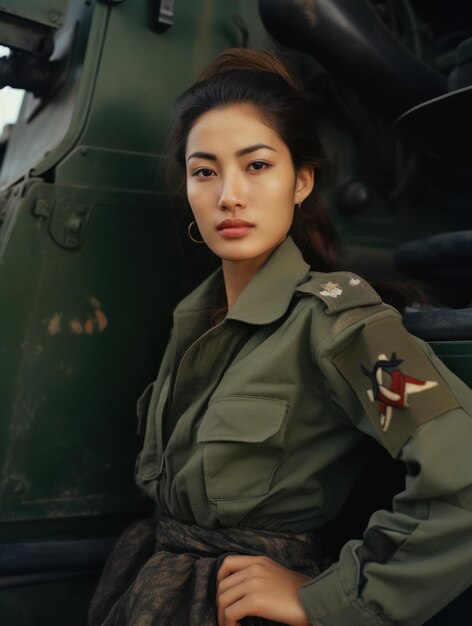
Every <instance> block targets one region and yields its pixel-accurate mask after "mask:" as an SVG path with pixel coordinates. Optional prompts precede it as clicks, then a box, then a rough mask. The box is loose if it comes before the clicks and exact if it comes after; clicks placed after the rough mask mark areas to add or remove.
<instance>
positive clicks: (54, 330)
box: [47, 313, 62, 335]
mask: <svg viewBox="0 0 472 626" xmlns="http://www.w3.org/2000/svg"><path fill="white" fill-rule="evenodd" d="M61 320H62V315H60V314H59V313H54V315H53V316H52V317H51V318H49V320H48V321H47V332H48V335H57V334H58V333H60V332H61Z"/></svg>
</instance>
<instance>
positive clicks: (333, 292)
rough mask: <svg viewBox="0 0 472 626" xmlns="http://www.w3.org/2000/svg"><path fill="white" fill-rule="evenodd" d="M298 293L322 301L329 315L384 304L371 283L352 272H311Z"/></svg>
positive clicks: (299, 287)
mask: <svg viewBox="0 0 472 626" xmlns="http://www.w3.org/2000/svg"><path fill="white" fill-rule="evenodd" d="M296 293H298V294H307V295H311V296H315V297H316V298H318V299H319V300H321V301H322V302H323V303H324V304H325V305H326V308H327V309H328V310H327V313H328V315H330V314H333V313H341V312H342V311H347V310H348V309H353V308H356V307H363V306H371V305H375V304H381V303H382V300H381V299H380V296H379V294H378V293H377V292H376V291H375V290H374V289H373V288H372V287H371V286H370V285H369V283H367V282H366V281H365V280H364V279H363V278H360V277H359V276H356V275H355V274H352V273H350V272H329V273H325V272H310V273H309V274H308V275H307V278H306V280H305V282H303V283H302V284H300V285H298V287H297V289H296Z"/></svg>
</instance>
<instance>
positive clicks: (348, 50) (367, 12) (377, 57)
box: [259, 0, 447, 116]
mask: <svg viewBox="0 0 472 626" xmlns="http://www.w3.org/2000/svg"><path fill="white" fill-rule="evenodd" d="M259 11H260V15H261V19H262V21H263V23H264V25H265V27H266V28H267V30H268V31H269V32H270V34H271V35H272V36H273V37H275V39H277V40H278V41H280V42H281V43H282V44H284V45H286V46H288V47H289V48H294V49H296V50H301V51H302V52H307V53H308V54H311V55H312V56H314V57H315V58H316V59H317V60H318V61H320V62H321V63H322V64H323V65H324V66H325V67H326V68H327V69H329V70H330V71H333V72H334V73H336V74H337V75H338V76H339V77H340V78H341V79H342V80H344V81H345V82H346V83H348V84H350V85H351V86H352V87H353V88H354V89H356V90H358V91H359V92H360V93H361V94H363V95H366V96H368V97H369V98H375V99H376V100H377V101H378V102H379V103H381V105H382V108H384V109H385V110H387V111H388V112H389V113H390V115H392V116H398V115H401V114H402V113H403V112H405V111H407V110H408V109H410V108H412V107H413V106H415V105H417V104H419V103H420V102H424V101H425V100H429V99H431V98H435V97H438V96H440V95H441V94H443V93H445V92H446V91H447V85H446V79H445V78H444V77H442V76H441V75H440V74H439V73H437V72H436V71H435V70H433V69H432V68H431V67H429V66H428V65H426V64H425V63H423V62H421V61H420V60H418V59H417V58H416V57H415V56H414V55H413V54H412V53H411V52H409V51H408V49H407V48H406V47H405V46H404V45H403V44H402V43H401V42H400V41H399V40H398V39H397V38H396V37H395V35H394V34H393V33H392V32H391V31H390V30H389V29H388V28H387V26H386V25H385V24H384V23H383V22H382V20H381V18H380V17H379V16H378V14H377V13H376V11H375V10H374V8H373V7H372V6H371V5H370V4H369V2H368V1H367V0H358V1H357V2H352V1H351V0H259Z"/></svg>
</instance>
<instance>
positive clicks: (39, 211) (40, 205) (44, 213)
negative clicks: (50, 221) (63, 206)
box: [33, 198, 51, 217]
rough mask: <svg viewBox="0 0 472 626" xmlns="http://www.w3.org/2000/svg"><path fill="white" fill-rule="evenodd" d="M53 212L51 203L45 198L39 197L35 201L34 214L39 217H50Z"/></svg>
mask: <svg viewBox="0 0 472 626" xmlns="http://www.w3.org/2000/svg"><path fill="white" fill-rule="evenodd" d="M50 213H51V204H50V202H49V201H48V200H46V199H45V198H38V199H37V200H36V202H35V203H34V207H33V215H36V216H37V217H49V215H50Z"/></svg>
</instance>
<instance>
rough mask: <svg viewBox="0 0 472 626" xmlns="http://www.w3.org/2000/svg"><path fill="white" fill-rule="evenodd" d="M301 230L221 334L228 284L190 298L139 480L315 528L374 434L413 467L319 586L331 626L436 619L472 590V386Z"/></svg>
mask: <svg viewBox="0 0 472 626" xmlns="http://www.w3.org/2000/svg"><path fill="white" fill-rule="evenodd" d="M308 270H309V268H308V266H307V265H306V263H305V262H304V261H303V259H302V257H301V255H300V252H299V251H298V249H297V248H296V246H295V245H294V243H293V242H292V240H291V239H287V240H286V241H285V242H284V243H283V244H281V245H280V246H279V248H277V250H276V251H275V252H274V253H273V255H272V256H271V257H270V259H269V260H268V261H267V263H266V264H265V265H264V266H263V267H262V268H261V270H260V271H259V272H258V274H257V275H256V276H255V277H254V278H253V279H252V281H251V283H250V284H249V285H248V286H247V287H246V289H245V290H244V291H243V293H242V294H241V295H240V297H239V298H238V300H237V301H236V302H235V304H234V306H233V307H232V308H231V310H230V311H229V312H228V314H227V316H226V318H225V319H224V320H223V321H222V322H221V323H220V324H218V325H216V326H214V327H213V328H210V321H209V320H210V314H211V300H212V294H213V293H214V290H215V288H216V287H217V285H218V284H219V283H221V280H222V278H221V273H220V272H216V273H215V274H213V275H212V276H210V277H209V278H208V279H207V280H206V281H205V282H204V283H203V284H202V285H200V287H198V288H197V289H196V290H195V291H194V292H193V293H192V294H190V295H189V296H188V297H187V298H185V299H184V300H183V301H182V302H181V303H180V304H179V305H178V307H177V308H176V310H175V314H174V328H173V333H172V337H171V341H170V344H169V346H168V349H167V351H166V353H165V356H164V359H163V362H162V365H161V369H160V372H159V375H158V378H157V380H156V381H155V383H153V385H151V386H150V387H149V388H148V389H147V390H146V392H145V394H144V395H143V396H142V398H141V400H140V402H139V405H138V413H139V414H140V415H141V418H142V419H144V418H145V417H146V415H147V419H146V435H145V442H144V447H143V451H142V453H141V455H140V457H139V459H138V463H137V482H138V484H139V485H140V486H141V487H142V488H143V489H144V491H145V492H146V493H147V494H149V495H150V496H151V497H152V498H153V499H154V500H155V501H156V502H157V504H158V509H159V510H160V511H162V513H163V514H165V515H170V516H173V517H174V518H177V519H179V520H182V521H184V522H188V523H196V524H198V525H200V526H202V527H205V528H214V527H219V526H226V527H228V526H243V527H250V528H255V529H266V530H272V531H290V532H302V531H307V530H313V529H317V528H321V527H322V526H323V525H324V524H325V523H326V522H327V521H328V520H330V519H331V518H333V517H334V515H335V514H336V513H337V512H338V511H339V509H340V507H341V506H342V504H343V502H344V500H345V498H346V495H347V494H348V493H349V491H350V489H351V487H352V485H353V483H354V482H355V480H356V478H357V476H358V474H359V472H360V470H361V468H362V466H363V462H364V454H363V446H364V445H365V439H366V436H367V437H373V438H374V439H376V440H377V441H378V442H379V443H380V444H381V445H382V446H384V447H385V448H387V450H388V451H389V452H390V453H391V454H392V455H393V456H395V457H398V458H400V459H401V460H402V461H403V462H404V463H405V464H406V468H407V477H406V485H405V489H404V491H402V492H401V493H399V494H398V495H397V496H396V497H395V500H394V503H393V511H386V510H381V511H378V512H377V513H375V514H374V515H373V516H372V517H371V519H370V522H369V525H368V528H367V529H366V532H365V534H364V538H363V539H353V540H352V541H350V542H348V543H347V544H346V545H345V546H344V548H343V550H342V551H341V554H340V558H339V561H338V562H336V563H335V564H333V565H332V566H331V567H330V568H329V569H327V570H326V571H325V572H324V573H323V574H322V575H321V576H319V577H317V578H315V579H314V580H312V581H310V582H309V583H307V584H306V585H305V586H304V587H303V589H302V592H301V597H302V602H303V605H304V607H305V610H306V612H307V614H308V616H309V619H310V621H311V623H312V624H313V625H316V626H346V625H349V626H361V625H362V626H365V625H366V624H371V625H379V626H380V625H386V624H396V625H415V624H423V623H424V622H425V621H426V620H427V619H429V617H431V616H432V615H434V614H435V613H436V612H437V611H438V610H440V609H441V608H442V607H443V606H444V605H445V604H447V603H448V602H449V601H450V600H452V599H453V598H454V597H455V596H456V595H458V594H459V593H460V592H461V591H462V590H464V589H465V588H467V587H468V586H469V585H470V584H471V583H472V541H471V538H472V462H471V454H470V442H471V441H472V418H471V411H472V392H471V391H470V390H469V389H468V388H467V387H466V386H465V385H464V384H463V383H462V382H461V381H460V380H459V379H457V378H456V377H455V376H454V375H453V374H452V373H451V372H449V371H448V370H447V368H445V366H444V365H443V364H442V363H441V362H440V361H439V359H437V358H436V357H435V356H434V354H433V353H432V351H431V350H430V349H429V347H428V346H427V345H426V344H424V343H423V342H421V341H419V340H417V339H415V338H413V337H412V336H410V335H409V334H408V333H407V332H406V331H405V330H404V328H403V326H402V324H401V320H400V317H399V315H398V313H397V312H396V311H395V310H394V309H392V308H391V307H389V306H387V305H384V304H382V303H381V301H380V299H379V297H378V295H377V294H376V293H375V292H374V291H373V290H372V288H371V287H370V286H369V285H368V284H366V283H365V282H364V281H363V280H361V279H360V278H358V277H356V276H354V275H352V274H349V273H345V272H336V273H331V274H322V273H317V272H314V273H312V272H309V271H308Z"/></svg>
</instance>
